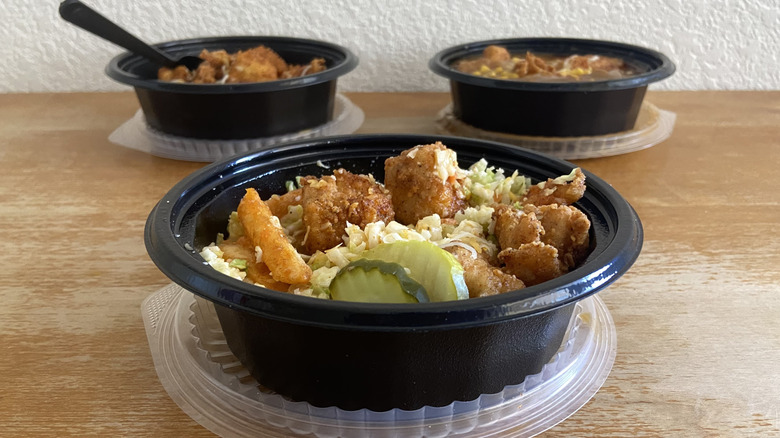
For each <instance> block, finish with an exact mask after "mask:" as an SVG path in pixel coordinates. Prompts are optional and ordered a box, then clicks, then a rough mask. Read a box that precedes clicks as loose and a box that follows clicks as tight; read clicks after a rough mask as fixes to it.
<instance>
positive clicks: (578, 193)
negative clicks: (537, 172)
mask: <svg viewBox="0 0 780 438" xmlns="http://www.w3.org/2000/svg"><path fill="white" fill-rule="evenodd" d="M584 194H585V174H584V173H582V170H581V169H580V168H579V167H578V168H576V169H574V177H573V178H571V180H569V176H568V175H564V176H559V177H558V178H555V179H552V178H549V179H548V180H547V181H544V182H540V183H539V184H536V185H533V186H531V188H529V189H528V192H527V193H526V194H525V197H524V198H523V204H533V205H548V204H564V205H568V204H574V203H575V202H577V201H579V200H580V198H582V195H584Z"/></svg>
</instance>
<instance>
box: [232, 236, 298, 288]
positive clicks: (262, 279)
mask: <svg viewBox="0 0 780 438" xmlns="http://www.w3.org/2000/svg"><path fill="white" fill-rule="evenodd" d="M251 245H252V242H251V241H250V240H249V239H248V238H246V236H242V237H241V238H239V239H238V240H237V241H235V242H228V241H223V242H222V243H220V244H219V249H221V250H222V252H223V254H224V256H223V258H224V259H225V261H227V262H230V261H231V260H235V259H241V260H246V271H245V272H246V277H247V278H248V279H249V280H250V281H252V282H253V283H258V284H262V285H263V286H264V287H267V288H269V289H273V290H277V291H280V292H286V291H287V290H288V289H289V288H290V285H289V284H287V283H282V282H279V281H276V280H274V278H273V277H272V276H271V270H270V269H268V266H266V264H265V263H257V261H256V258H255V250H254V249H253V248H252V246H251Z"/></svg>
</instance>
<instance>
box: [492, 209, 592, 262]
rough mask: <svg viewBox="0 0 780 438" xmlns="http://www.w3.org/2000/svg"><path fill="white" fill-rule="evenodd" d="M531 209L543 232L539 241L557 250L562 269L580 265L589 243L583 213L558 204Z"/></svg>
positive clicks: (588, 228) (587, 226) (588, 223)
mask: <svg viewBox="0 0 780 438" xmlns="http://www.w3.org/2000/svg"><path fill="white" fill-rule="evenodd" d="M530 207H532V206H527V208H526V209H530ZM534 209H535V210H536V211H535V213H536V216H537V217H538V218H539V222H540V223H541V225H542V227H543V229H544V233H543V234H542V236H541V241H542V243H545V244H547V245H551V246H554V247H555V249H557V250H558V259H559V260H560V263H561V270H562V271H564V272H568V271H569V270H570V269H572V268H574V267H575V266H577V265H578V264H580V263H581V262H582V260H583V259H584V258H585V256H586V255H587V253H588V247H589V244H590V236H589V233H588V231H589V230H590V220H589V219H588V217H587V216H586V215H585V213H583V212H581V211H580V210H578V209H577V208H575V207H572V206H569V205H558V204H550V205H542V206H539V207H534ZM530 214H533V212H530ZM502 248H503V247H502Z"/></svg>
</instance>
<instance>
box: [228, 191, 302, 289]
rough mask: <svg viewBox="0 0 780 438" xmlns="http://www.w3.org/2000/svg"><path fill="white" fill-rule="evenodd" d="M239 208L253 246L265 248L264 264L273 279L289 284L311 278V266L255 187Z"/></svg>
mask: <svg viewBox="0 0 780 438" xmlns="http://www.w3.org/2000/svg"><path fill="white" fill-rule="evenodd" d="M237 211H238V218H239V220H240V221H241V225H242V226H243V227H244V231H245V232H246V235H247V236H248V238H249V240H250V241H251V244H252V246H253V247H255V246H259V247H260V249H261V250H262V251H263V263H265V264H266V265H267V266H268V268H269V269H270V271H271V277H273V279H274V280H276V281H280V282H282V283H288V284H292V283H306V282H308V281H309V279H310V278H311V274H312V271H311V268H310V267H309V266H308V265H307V264H306V262H304V261H303V259H302V258H301V255H300V254H298V251H296V250H295V248H294V247H293V246H292V244H291V243H290V241H289V240H287V236H285V234H284V230H283V229H282V226H281V225H280V224H279V219H278V218H277V217H276V216H274V215H273V214H271V210H270V209H269V208H268V206H267V205H265V203H264V202H263V201H262V200H261V199H260V195H258V194H257V191H256V190H255V189H247V190H246V194H245V195H244V197H243V198H241V202H240V203H239V204H238V209H237Z"/></svg>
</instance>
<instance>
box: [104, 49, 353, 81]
mask: <svg viewBox="0 0 780 438" xmlns="http://www.w3.org/2000/svg"><path fill="white" fill-rule="evenodd" d="M215 43H216V44H231V43H232V44H236V43H242V44H245V43H251V44H256V45H260V44H269V45H274V44H284V45H288V46H290V47H295V48H304V49H309V50H312V51H316V50H320V51H327V52H330V53H335V54H338V55H339V56H340V57H343V59H341V60H340V61H339V62H338V63H336V64H335V65H333V66H330V67H328V68H327V69H326V70H323V71H321V72H319V73H314V74H311V75H306V76H302V77H299V78H290V79H278V80H274V81H266V82H251V83H239V84H190V83H178V82H166V81H160V80H157V79H148V78H142V77H140V76H139V75H136V74H132V73H129V72H128V71H127V70H125V69H123V68H122V66H123V65H124V64H125V63H127V62H131V61H133V62H146V61H145V60H144V58H143V57H141V56H138V55H135V54H133V53H131V52H129V51H126V52H123V53H120V54H119V55H116V56H115V57H114V58H112V59H111V60H110V61H109V63H108V64H107V65H106V68H105V73H106V75H107V76H108V77H110V78H111V79H113V80H115V81H117V82H120V83H123V84H127V85H131V86H133V87H137V88H143V89H148V90H152V91H162V92H171V93H186V94H235V93H257V92H269V91H283V90H288V89H294V88H300V87H305V86H309V85H314V84H319V83H322V82H328V81H331V80H335V79H336V78H338V77H339V76H343V75H345V74H347V73H349V72H350V71H352V70H354V69H355V68H356V67H357V65H358V62H359V60H358V58H357V56H356V55H355V54H354V53H353V52H352V51H351V50H349V49H348V48H346V47H344V46H341V45H338V44H335V43H331V42H328V41H322V40H313V39H307V38H297V37H288V36H263V35H233V36H215V37H199V38H189V39H184V40H174V41H166V42H162V43H157V44H153V45H152V46H153V47H156V48H158V49H160V50H162V51H164V52H169V53H171V54H172V55H182V54H185V53H186V54H195V55H197V53H198V52H200V49H202V48H203V46H204V45H207V44H215ZM190 48H192V49H197V48H200V49H198V50H192V51H191V50H188V49H190Z"/></svg>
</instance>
